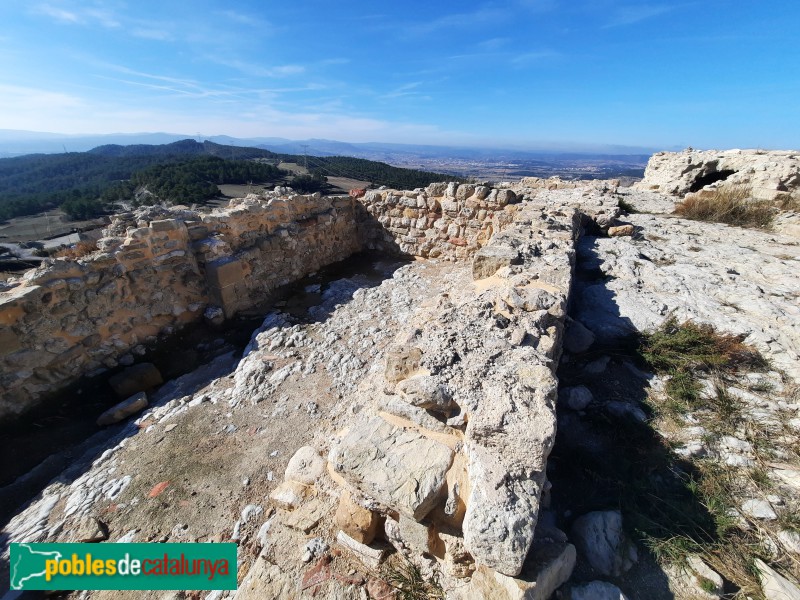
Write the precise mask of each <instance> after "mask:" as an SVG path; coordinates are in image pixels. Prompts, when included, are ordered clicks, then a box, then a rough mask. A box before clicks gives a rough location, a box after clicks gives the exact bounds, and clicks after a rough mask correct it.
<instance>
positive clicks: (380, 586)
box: [367, 577, 395, 600]
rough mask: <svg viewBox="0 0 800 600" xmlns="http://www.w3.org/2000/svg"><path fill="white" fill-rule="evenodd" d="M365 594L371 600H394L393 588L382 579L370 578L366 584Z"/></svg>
mask: <svg viewBox="0 0 800 600" xmlns="http://www.w3.org/2000/svg"><path fill="white" fill-rule="evenodd" d="M367 593H368V594H369V597H370V598H371V599H372V600H394V599H395V593H394V588H392V586H390V585H389V584H388V583H386V582H385V581H384V580H383V579H376V578H374V577H373V578H370V580H369V581H368V582H367Z"/></svg>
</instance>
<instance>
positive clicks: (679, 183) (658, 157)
mask: <svg viewBox="0 0 800 600" xmlns="http://www.w3.org/2000/svg"><path fill="white" fill-rule="evenodd" d="M712 183H714V184H717V185H720V186H724V187H732V186H747V187H749V188H750V189H751V190H752V193H753V196H754V197H755V198H757V199H762V200H774V199H776V198H778V197H779V196H780V195H781V194H786V193H790V192H792V191H794V190H797V189H798V188H800V153H797V152H791V151H782V150H775V151H764V150H724V151H720V150H708V151H705V152H703V151H697V150H693V149H691V148H689V149H687V150H684V151H683V152H658V153H656V154H654V155H653V156H652V157H650V160H649V161H648V163H647V168H646V169H645V172H644V179H643V180H642V181H640V182H639V183H637V184H636V187H637V188H638V189H641V190H657V191H659V192H661V193H664V194H673V195H677V196H683V195H685V194H687V193H688V192H695V191H698V190H701V189H702V188H703V186H705V185H708V184H712Z"/></svg>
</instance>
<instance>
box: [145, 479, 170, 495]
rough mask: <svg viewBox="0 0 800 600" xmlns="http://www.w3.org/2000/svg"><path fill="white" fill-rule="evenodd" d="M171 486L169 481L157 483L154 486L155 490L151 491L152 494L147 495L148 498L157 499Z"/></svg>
mask: <svg viewBox="0 0 800 600" xmlns="http://www.w3.org/2000/svg"><path fill="white" fill-rule="evenodd" d="M168 485H169V481H162V482H161V483H157V484H155V485H154V486H153V489H152V490H150V493H148V494H147V497H148V498H155V497H156V496H158V495H159V494H160V493H162V492H163V491H164V490H165V489H167V486H168Z"/></svg>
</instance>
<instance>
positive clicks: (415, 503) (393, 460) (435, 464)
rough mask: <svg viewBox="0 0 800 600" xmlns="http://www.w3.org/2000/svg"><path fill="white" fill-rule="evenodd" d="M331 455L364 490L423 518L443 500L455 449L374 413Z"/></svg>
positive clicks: (337, 469)
mask: <svg viewBox="0 0 800 600" xmlns="http://www.w3.org/2000/svg"><path fill="white" fill-rule="evenodd" d="M328 460H329V461H330V463H331V465H332V466H333V469H334V471H335V472H337V473H339V474H340V475H342V476H343V477H344V478H345V479H346V480H347V481H348V482H349V483H351V484H352V485H353V486H355V487H356V488H357V489H359V490H360V491H361V492H362V493H364V494H366V495H368V496H371V497H373V498H375V499H377V500H378V501H380V502H382V503H384V504H386V505H387V506H390V507H392V508H393V509H395V510H397V511H398V512H401V513H403V514H405V515H406V516H408V517H411V518H413V519H416V520H421V519H422V518H423V517H424V516H425V515H427V514H428V513H429V512H430V511H431V510H432V509H433V508H434V506H435V505H436V503H437V502H438V501H439V500H440V497H441V491H442V488H443V487H444V484H445V477H446V474H447V470H448V469H449V468H450V465H451V464H452V462H453V451H452V450H451V449H450V448H448V447H447V446H445V445H444V444H441V443H439V442H436V441H434V440H431V439H428V438H426V437H424V436H423V435H421V434H420V433H418V432H417V431H412V430H404V429H403V428H401V427H397V426H395V425H392V424H390V423H387V422H386V421H384V420H383V419H382V418H380V417H373V418H372V419H370V420H369V421H362V422H360V423H359V424H357V425H356V426H354V427H353V428H352V429H351V431H350V432H349V433H348V434H347V436H345V438H344V439H343V440H342V441H341V442H340V443H339V444H338V445H337V446H335V447H334V448H333V449H332V450H331V453H330V456H329V459H328Z"/></svg>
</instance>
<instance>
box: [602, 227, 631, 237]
mask: <svg viewBox="0 0 800 600" xmlns="http://www.w3.org/2000/svg"><path fill="white" fill-rule="evenodd" d="M634 231H635V228H634V226H633V225H620V226H618V227H609V228H608V235H609V236H611V237H622V236H631V235H633V233H634Z"/></svg>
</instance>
